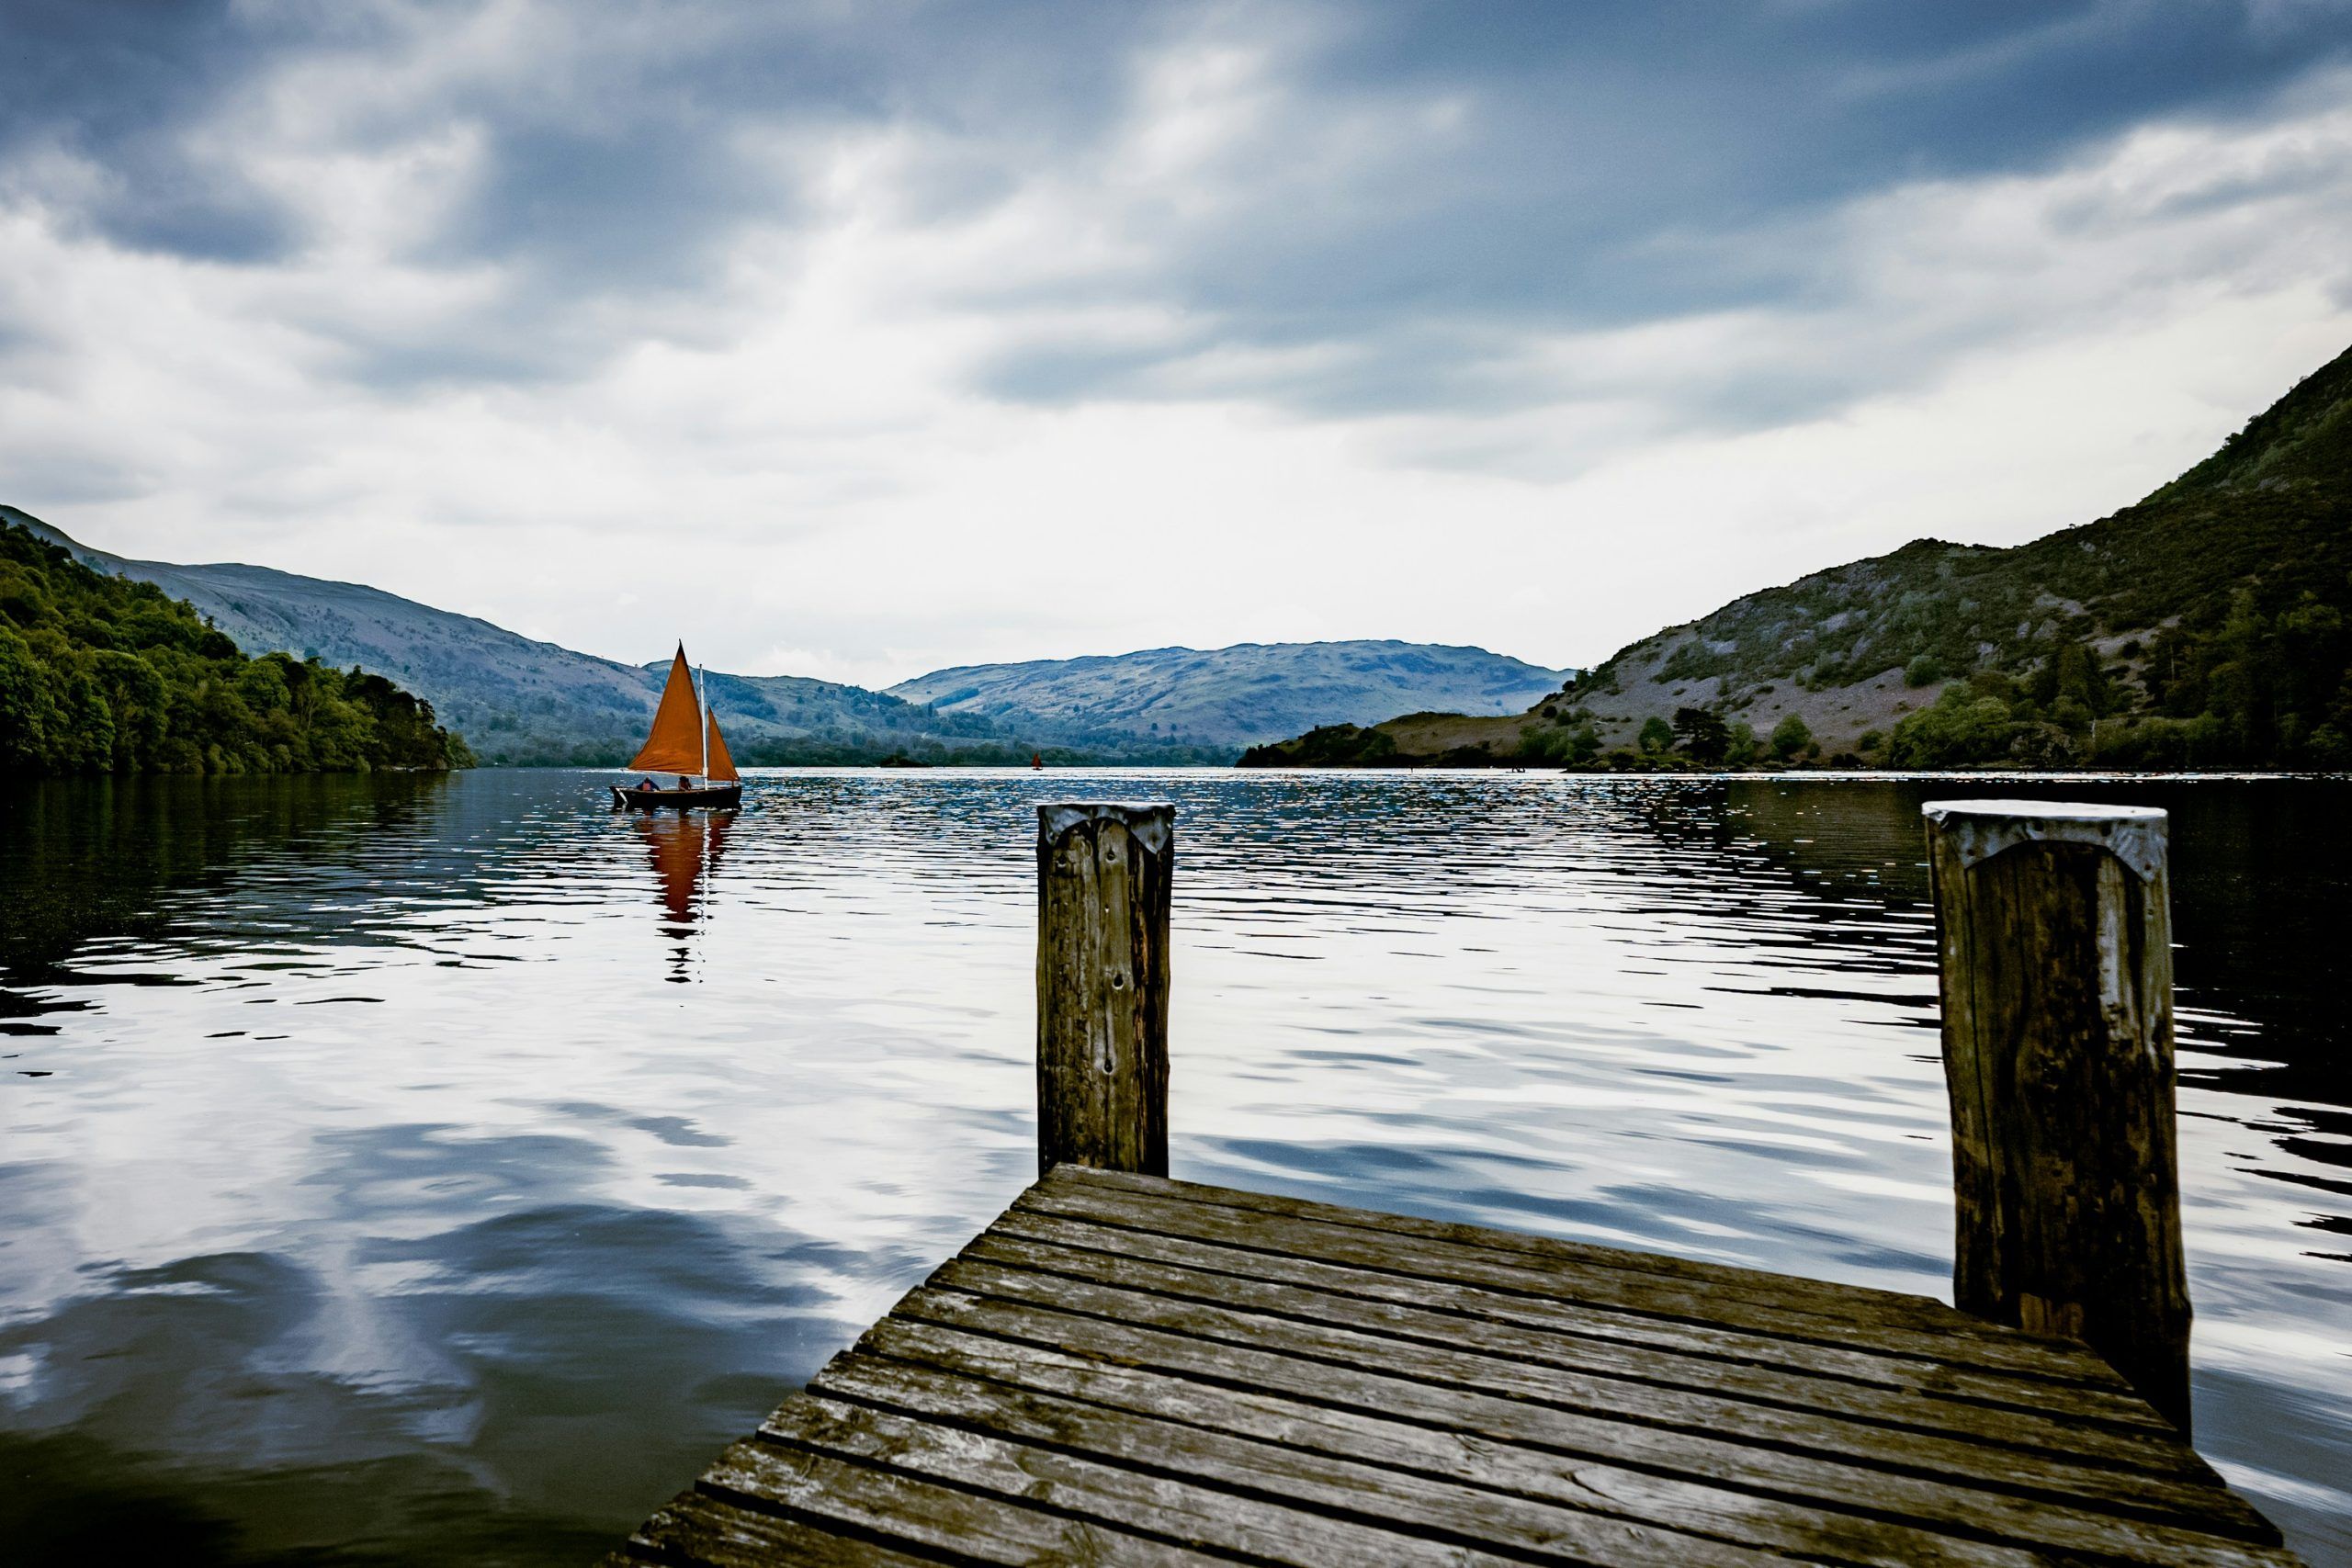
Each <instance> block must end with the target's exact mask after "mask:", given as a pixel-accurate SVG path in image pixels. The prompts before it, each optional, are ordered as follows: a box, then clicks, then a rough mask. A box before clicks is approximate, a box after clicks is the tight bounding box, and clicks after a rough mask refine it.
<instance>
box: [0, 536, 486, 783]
mask: <svg viewBox="0 0 2352 1568" xmlns="http://www.w3.org/2000/svg"><path fill="white" fill-rule="evenodd" d="M472 761H473V758H472V755H471V754H470V753H469V751H468V750H466V745H465V742H464V741H462V740H460V739H457V738H456V737H454V736H452V735H451V734H449V732H448V731H447V730H446V729H444V728H441V727H440V726H439V725H437V724H436V723H435V722H434V715H433V708H432V706H431V705H430V704H426V703H422V702H419V701H418V700H417V699H416V698H415V697H413V696H411V695H410V694H408V693H406V692H404V691H402V690H401V689H400V688H399V687H398V686H395V685H393V684H392V683H391V682H390V681H387V680H385V679H384V678H383V677H382V676H380V675H372V674H368V673H366V672H364V671H360V670H358V669H356V668H355V669H352V670H350V671H339V670H336V669H334V668H333V667H331V666H328V665H324V664H321V663H320V662H319V661H318V660H296V659H293V658H291V657H289V656H288V655H286V654H282V653H277V654H265V655H264V656H262V657H261V658H259V659H248V658H246V657H245V656H244V655H243V653H241V652H239V651H238V649H237V645H236V644H235V643H234V642H232V641H231V640H230V638H229V637H227V636H226V635H225V634H223V633H221V632H220V631H218V630H216V629H214V628H213V627H212V626H208V625H207V624H206V623H205V622H204V620H203V619H202V618H201V617H199V616H198V615H197V613H196V611H195V610H194V609H192V608H190V607H189V606H188V605H187V604H184V603H182V602H181V601H179V600H176V599H173V598H170V597H167V596H166V595H165V594H164V592H163V591H162V590H161V589H158V588H156V587H155V586H154V585H153V584H152V583H146V582H139V581H131V580H130V579H128V578H120V577H110V576H107V575H105V574H102V573H99V572H96V571H92V570H90V569H89V568H87V567H85V566H83V565H82V564H81V563H79V562H78V561H76V560H74V558H72V557H71V556H69V555H68V554H67V553H66V552H65V551H64V550H62V549H60V548H59V547H56V546H54V545H51V544H49V543H48V542H46V541H44V540H41V539H39V538H36V537H34V536H33V535H32V534H31V533H30V532H29V531H28V530H27V529H25V528H22V527H19V526H17V525H14V524H0V766H6V767H7V768H8V769H9V770H11V771H12V772H15V773H318V772H366V771H369V770H372V769H379V768H419V769H446V768H453V767H466V766H469V765H470V764H471V763H472Z"/></svg>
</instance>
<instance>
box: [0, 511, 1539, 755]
mask: <svg viewBox="0 0 2352 1568" xmlns="http://www.w3.org/2000/svg"><path fill="white" fill-rule="evenodd" d="M0 519H5V520H6V521H7V522H11V523H17V524H20V525H23V526H25V527H27V528H28V529H30V530H31V531H32V532H33V533H35V534H36V535H38V536H40V537H42V538H44V539H47V540H48V541H50V542H51V543H52V544H55V545H58V546H61V547H63V548H65V549H66V550H68V551H70V552H71V553H72V554H73V555H74V558H76V559H78V560H80V561H81V562H83V563H84V564H85V565H86V566H89V567H91V568H92V569H94V570H98V571H102V572H107V573H109V574H112V575H115V576H120V577H130V578H135V579H139V580H141V581H148V582H153V583H154V584H155V585H156V586H158V587H159V588H161V589H163V590H164V592H166V593H169V594H171V595H172V596H173V597H175V598H179V599H185V600H187V602H188V603H189V604H193V605H195V606H196V608H197V609H198V611H200V612H201V613H202V614H204V615H206V616H208V617H209V618H210V620H211V621H212V623H213V624H214V625H215V626H218V627H219V628H220V630H221V631H222V632H224V633H225V634H227V635H228V636H229V637H231V638H232V640H234V641H235V642H236V644H237V645H238V647H239V648H241V649H243V650H244V651H245V652H247V653H250V654H258V653H263V652H268V651H273V650H277V651H284V652H288V653H291V654H294V655H296V656H297V657H302V658H307V657H313V656H315V657H317V658H318V659H321V660H324V661H325V662H327V663H330V664H334V665H336V666H338V667H344V668H347V667H349V666H351V665H355V664H356V665H360V666H363V667H364V668H366V669H368V670H370V671H376V672H378V673H379V674H383V675H388V676H390V677H392V678H393V679H395V680H396V681H398V682H400V683H401V685H402V686H404V687H406V688H407V689H408V690H410V691H412V692H414V693H415V694H417V695H419V696H421V697H424V699H425V700H426V701H428V702H430V703H431V704H432V705H433V706H434V709H435V713H436V714H437V715H438V716H440V718H441V720H442V722H444V723H445V724H447V726H448V727H449V728H452V729H454V730H456V731H458V732H459V733H461V734H463V735H464V736H465V738H466V739H467V741H468V742H469V744H470V745H471V746H472V748H473V750H474V751H475V753H476V754H477V755H478V756H480V757H481V760H482V761H485V762H489V763H493V764H531V763H568V764H581V765H601V764H616V763H618V762H620V761H623V760H625V759H626V758H627V757H628V755H629V754H630V753H631V752H632V751H634V750H636V748H637V746H638V744H639V741H640V740H642V739H643V738H644V733H645V727H646V724H647V723H648V721H649V720H650V717H651V715H652V712H653V706H654V703H655V701H656V700H657V698H658V696H659V694H660V691H661V683H662V674H663V672H664V671H666V669H667V668H668V659H667V657H666V655H665V656H664V657H663V658H662V660H659V661H657V662H655V663H652V664H649V665H645V666H641V667H640V666H638V665H631V664H624V663H621V662H619V661H617V660H610V659H599V658H597V657H595V656H594V655H592V654H585V653H579V652H575V651H573V650H572V649H567V648H562V647H559V646H558V645H556V644H554V643H550V642H537V641H534V640H532V639H531V638H528V637H521V636H519V635H517V634H515V633H514V632H510V631H507V630H506V629H504V628H503V627H502V626H493V625H492V624H491V623H490V622H488V621H485V620H481V619H480V618H478V617H476V616H472V615H456V614H452V613H451V612H449V611H447V610H436V609H435V608H433V607H432V606H430V605H426V604H417V603H416V602H415V601H413V600H409V599H403V598H401V597H400V596H399V595H397V594H392V593H387V592H383V591H382V590H380V589H376V588H368V587H365V586H362V585H360V584H356V583H349V582H333V581H324V580H322V579H320V578H314V577H302V576H298V575H296V574H295V573H292V572H286V571H277V570H272V569H270V568H268V567H259V566H244V565H237V564H222V565H212V566H182V565H176V564H174V563H171V562H166V561H147V560H133V559H129V558H124V557H120V556H116V555H112V554H109V553H107V551H104V550H99V549H94V548H92V547H89V546H87V545H84V544H82V543H80V542H79V541H77V540H75V539H74V538H72V537H70V536H67V535H66V534H64V533H63V532H62V531H61V530H59V529H57V528H55V527H53V526H51V525H49V524H47V523H44V522H42V521H41V520H40V519H39V518H37V517H34V516H32V515H31V514H29V513H25V512H22V511H19V510H18V509H17V508H15V507H12V506H0ZM709 679H710V693H711V700H712V704H713V705H714V706H715V707H716V708H717V710H718V713H719V715H720V716H721V719H722V721H723V722H724V723H725V724H726V726H727V729H728V733H729V738H730V739H731V741H732V743H733V748H734V750H735V754H736V756H737V758H738V760H739V761H744V762H746V763H750V764H753V765H760V764H770V763H781V762H863V761H878V760H881V759H882V758H884V757H888V756H892V755H900V756H906V757H910V758H912V759H915V760H918V761H940V762H1013V761H1028V759H1029V757H1030V755H1031V753H1032V752H1033V751H1035V750H1044V751H1045V752H1046V754H1047V755H1048V756H1049V757H1050V758H1052V759H1053V760H1056V761H1163V762H1206V761H1215V762H1223V761H1231V760H1232V757H1233V754H1234V753H1235V751H1237V750H1238V749H1239V748H1241V747H1242V746H1245V745H1249V744H1250V743H1252V742H1255V741H1260V740H1266V739H1274V738H1276V737H1279V736H1282V735H1286V734H1290V733H1293V732H1295V730H1296V729H1297V728H1300V727H1301V726H1302V725H1306V726H1312V725H1314V724H1328V723H1334V722H1340V721H1345V720H1350V719H1363V718H1366V717H1369V716H1374V715H1377V714H1380V713H1386V712H1395V711H1397V708H1399V707H1400V706H1413V705H1424V704H1426V705H1440V706H1446V707H1452V708H1455V709H1460V710H1464V711H1469V712H1489V713H1491V712H1503V711H1509V710H1511V709H1515V708H1518V707H1521V706H1524V705H1525V704H1526V702H1527V701H1528V700H1529V699H1530V697H1531V696H1532V694H1536V693H1539V692H1543V691H1548V690H1551V689H1553V688H1554V687H1555V686H1556V685H1557V684H1558V683H1559V679H1560V672H1559V671H1548V670H1542V669H1539V668H1537V667H1535V666H1532V665H1529V664H1524V663H1521V661H1520V660H1515V659H1507V658H1504V657H1502V656H1501V655H1499V654H1493V653H1488V652H1487V651H1485V650H1484V649H1463V648H1438V647H1428V646H1423V645H1419V644H1412V643H1395V642H1385V643H1280V644H1265V645H1260V644H1245V645H1242V646H1240V647H1238V648H1231V649H1214V650H1208V651H1196V650H1193V649H1157V650H1154V651H1151V652H1148V653H1136V654H1125V655H1120V656H1116V657H1112V658H1104V659H1085V660H1064V661H1058V662H1054V663H1042V664H1032V665H987V666H974V667H972V668H970V669H967V670H956V671H939V672H937V673H936V674H932V675H925V676H922V677H921V678H919V679H917V680H914V681H910V682H904V683H903V684H901V685H900V686H899V687H896V688H894V689H893V691H892V692H889V693H881V692H871V691H867V690H866V689H865V688H864V687H861V686H849V685H842V684H839V683H837V682H831V681H817V680H810V679H808V678H805V677H801V676H791V675H764V676H750V675H729V674H722V673H718V672H716V671H714V672H713V673H712V674H711V676H710V678H709ZM934 693H936V694H937V695H933V694H934Z"/></svg>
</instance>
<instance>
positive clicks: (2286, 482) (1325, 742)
mask: <svg viewBox="0 0 2352 1568" xmlns="http://www.w3.org/2000/svg"><path fill="white" fill-rule="evenodd" d="M2347 614H2352V350H2348V351H2346V353H2345V354H2344V355H2339V356H2338V357H2337V358H2336V359H2335V360H2334V361H2332V362H2331V363H2329V364H2328V365H2326V366H2324V367H2322V368H2321V369H2320V370H2318V371H2317V372H2315V373H2313V374H2312V376H2310V377H2308V378H2305V379H2304V380H2303V381H2301V383H2299V384H2298V385H2297V386H2296V387H2295V388H2294V389H2293V390H2291V391H2290V392H2289V393H2288V394H2287V395H2286V396H2285V397H2284V398H2281V399H2280V400H2278V403H2276V404H2275V405H2274V406H2272V407H2271V408H2270V409H2269V410H2267V412H2263V413H2262V414H2260V415H2258V416H2256V418H2255V419H2253V420H2251V421H2249V422H2248V423H2247V424H2246V426H2245V429H2243V430H2241V431H2240V432H2239V433H2238V434H2235V435H2233V436H2232V437H2231V438H2230V439H2229V441H2228V442H2226V443H2225V444H2224V445H2223V446H2222V449H2221V450H2220V451H2218V452H2216V453H2215V454H2214V455H2213V456H2212V457H2209V458H2207V459H2206V460H2205V461H2203V462H2201V463H2199V464H2198V465H2197V466H2196V467H2195V468H2191V469H2189V470H2188V472H2187V473H2185V474H2183V475H2181V476H2180V477H2179V478H2178V479H2175V480H2174V481H2172V482H2171V483H2170V484H2167V485H2165V487H2164V488H2162V489H2161V490H2158V491H2155V492H2154V494H2152V495H2150V496H2148V497H2147V498H2146V499H2145V500H2143V501H2142V502H2140V503H2139V504H2137V505H2135V506H2131V507H2127V508H2126V509H2124V510H2123V511H2120V512H2118V513H2115V514H2114V515H2112V516H2109V517H2105V518H2102V519H2100V520H2099V521H2098V522H2096V523H2090V524H2086V525H2082V526H2080V527H2075V528H2068V529H2065V530H2063V531H2061V532H2059V533H2055V534H2052V535H2049V536H2046V537H2043V538H2041V539H2037V540H2034V541H2033V542H2032V543H2030V544H2026V545H2021V546H2018V547H2014V548H2008V549H1996V548H1990V547H1982V546H1970V545H1953V544H1946V543H1943V542H1941V541H1939V540H1933V539H1922V540H1918V541H1917V542H1915V543H1912V544H1909V545H1906V546H1905V547H1903V548H1901V549H1899V550H1896V551H1894V552H1893V553H1892V554H1890V555H1884V556H1879V557H1874V558H1871V559H1868V560H1861V561H1856V562H1853V563H1851V564H1849V565H1847V566H1841V567H1836V568H1833V569H1831V570H1826V571H1822V572H1816V573H1815V574H1814V575H1812V576H1810V577H1806V578H1804V579H1802V580H1800V581H1796V582H1793V583H1791V584H1789V585H1788V586H1786V587H1782V588H1771V589H1767V590H1765V591H1763V592H1758V593H1753V594H1749V595H1748V596H1747V597H1746V598H1743V599H1739V600H1736V601H1734V602H1733V603H1732V604H1727V605H1725V606H1724V607H1723V608H1722V609H1720V610H1717V611H1716V612H1714V613H1713V615H1708V616H1706V617H1704V618H1702V619H1701V620H1698V621H1694V622H1691V623H1690V624H1688V625H1685V626H1674V627H1670V628H1668V630H1666V631H1664V632H1660V633H1658V634H1657V635H1656V636H1654V637H1646V638H1644V639H1643V640H1642V641H1640V642H1638V643H1635V644H1634V645H1633V646H1631V647H1629V648H1626V649H1621V650H1620V651H1619V652H1618V653H1616V654H1615V655H1613V656H1612V657H1611V658H1610V659H1609V660H1606V661H1604V662H1603V663H1601V664H1600V665H1598V666H1596V667H1595V668H1594V669H1592V670H1591V671H1589V672H1588V673H1586V674H1585V675H1583V676H1581V677H1579V678H1578V679H1577V680H1574V681H1571V682H1568V683H1567V685H1566V687H1565V688H1564V689H1563V690H1562V691H1561V692H1560V693H1559V694H1556V695H1555V696H1553V697H1550V698H1548V699H1546V700H1545V701H1544V702H1543V703H1541V704H1538V705H1536V706H1535V707H1534V708H1533V709H1532V710H1531V711H1529V712H1528V713H1526V714H1523V715H1519V716H1514V717H1513V718H1512V719H1510V720H1508V721H1494V720H1472V719H1455V720H1451V721H1437V720H1436V716H1429V715H1417V716H1412V717H1411V718H1409V719H1400V720H1394V721H1391V722H1390V723H1389V724H1385V725H1383V726H1380V727H1378V729H1379V731H1380V732H1381V739H1371V738H1370V736H1369V734H1360V735H1353V736H1351V735H1339V734H1327V735H1324V736H1321V737H1317V738H1316V740H1315V743H1314V744H1313V745H1312V746H1308V745H1306V744H1304V738H1302V740H1301V741H1294V742H1289V743H1287V744H1286V746H1285V747H1283V748H1279V749H1269V750H1268V751H1267V752H1265V753H1263V754H1261V755H1259V756H1257V757H1255V758H1253V759H1251V760H1253V761H1261V762H1279V761H1294V760H1298V759H1302V758H1303V757H1304V756H1305V755H1306V753H1307V752H1309V751H1313V752H1315V753H1317V754H1319V755H1324V756H1333V757H1344V756H1346V755H1349V754H1358V755H1362V754H1364V753H1384V746H1383V742H1384V741H1385V742H1386V743H1387V747H1388V748H1390V750H1385V755H1384V756H1383V757H1382V758H1381V760H1393V761H1415V760H1432V759H1434V758H1435V757H1437V756H1440V755H1446V756H1448V757H1449V758H1450V760H1454V761H1464V760H1488V761H1574V762H1587V761H1589V762H1591V763H1593V764H1595V765H1610V764H1611V762H1612V761H1613V762H1614V765H1619V766H1627V765H1632V766H1673V765H1677V764H1679V763H1693V764H1698V765H1714V764H1717V763H1721V762H1723V761H1726V760H1728V761H1734V762H1737V761H1743V760H1747V761H1759V762H1760V761H1768V760H1770V761H1781V762H1787V763H1800V764H1801V763H1804V762H1806V761H1842V762H1846V763H1849V764H1854V763H1860V764H1862V765H1878V766H1889V767H1903V768H1936V767H1950V766H1964V765H1973V764H1988V763H2009V764H2018V765H2028V766H2039V767H2067V766H2108V767H2153V768H2170V767H2194V768H2232V767H2248V768H2301V767H2311V768H2342V767H2347V766H2352V637H2347V635H2346V615H2347ZM1710 717H1712V719H1713V720H1714V721H1719V722H1713V723H1711V722H1709V718H1710ZM1792 721H1793V723H1792ZM1366 760H1373V759H1372V758H1370V757H1367V758H1366Z"/></svg>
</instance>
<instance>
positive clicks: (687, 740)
mask: <svg viewBox="0 0 2352 1568" xmlns="http://www.w3.org/2000/svg"><path fill="white" fill-rule="evenodd" d="M711 733H712V735H713V736H714V737H716V735H717V734H718V730H717V728H713V729H712V731H711ZM724 755H726V753H725V752H723V751H721V750H718V748H717V747H713V748H712V749H711V760H712V761H718V759H719V758H720V757H722V756H724ZM702 761H703V759H702V704H701V703H700V702H699V701H697V700H696V699H695V677H694V672H693V671H690V670H688V669H687V668H686V645H685V644H684V643H680V644H679V645H678V657H677V658H675V659H673V660H671V661H670V679H669V681H668V682H667V683H665V684H664V685H663V686H662V705H661V706H660V707H659V708H656V709H655V710H654V712H653V733H652V734H651V735H650V736H649V737H647V739H646V742H645V749H644V750H641V751H639V752H638V754H637V755H636V756H635V757H633V758H631V759H630V760H629V764H628V765H629V766H630V767H632V768H635V769H638V770H639V771H641V772H645V773H701V772H702ZM725 776H726V777H728V778H730V779H731V778H733V777H734V776H735V767H734V764H733V763H731V762H730V763H729V764H728V768H727V773H726V774H725Z"/></svg>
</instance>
